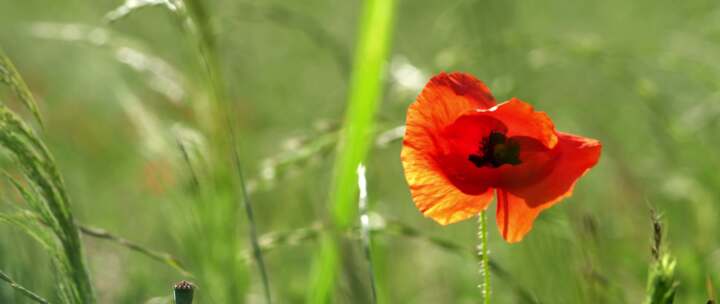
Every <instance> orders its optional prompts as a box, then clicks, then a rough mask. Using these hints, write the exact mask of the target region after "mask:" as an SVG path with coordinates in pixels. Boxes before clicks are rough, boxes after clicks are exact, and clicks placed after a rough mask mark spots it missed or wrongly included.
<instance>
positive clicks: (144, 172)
mask: <svg viewBox="0 0 720 304" xmlns="http://www.w3.org/2000/svg"><path fill="white" fill-rule="evenodd" d="M121 4H122V1H120V0H102V1H80V0H66V1H48V0H25V1H19V0H3V1H0V45H1V46H2V48H3V49H4V50H5V52H6V53H7V55H8V56H9V57H10V58H11V59H12V60H13V61H14V63H15V65H16V66H17V68H18V70H19V72H20V73H21V74H22V75H23V77H24V78H25V80H26V81H27V83H28V86H29V87H30V88H31V90H32V92H33V93H34V95H35V97H36V98H37V99H38V102H39V107H40V110H41V113H42V115H43V117H44V119H45V124H46V128H45V130H44V131H43V132H42V134H43V135H42V136H43V138H44V140H45V141H46V142H47V143H48V145H49V147H50V149H51V151H52V152H53V153H54V155H55V157H56V160H57V163H58V166H59V168H60V170H61V172H62V174H63V176H64V178H65V180H66V182H67V187H68V191H69V193H70V196H71V198H72V204H73V210H74V212H75V214H76V216H77V218H78V220H79V221H80V222H82V223H83V224H86V225H90V226H95V227H101V228H103V229H106V230H108V231H111V232H112V233H114V234H116V235H119V236H122V237H124V238H127V239H129V240H132V241H135V242H137V243H139V244H142V245H143V246H145V247H147V248H152V249H155V250H159V251H163V252H169V253H171V254H172V255H173V256H175V257H177V258H178V259H179V260H180V261H182V262H183V265H184V266H185V268H187V269H188V270H189V271H190V272H192V273H193V274H194V275H195V276H194V277H188V276H186V275H185V274H182V273H179V272H178V271H177V270H176V269H173V268H171V267H169V266H168V265H166V264H164V263H161V262H158V261H156V260H153V259H150V258H148V257H147V256H145V255H142V254H139V253H137V252H133V251H129V250H127V249H126V248H125V247H123V246H120V245H118V244H116V243H114V242H111V241H106V240H101V239H97V238H91V237H85V238H84V244H85V248H86V253H87V256H88V262H89V265H90V268H91V275H92V278H93V281H94V283H95V286H96V289H97V294H98V298H99V302H100V303H144V302H145V301H147V300H150V299H152V298H154V297H160V296H165V295H167V294H168V293H169V289H170V286H171V284H172V283H173V282H175V281H178V280H179V279H182V278H190V280H192V281H194V282H195V283H196V284H197V285H198V286H199V288H200V289H199V292H198V297H199V300H200V303H239V302H247V303H263V299H262V287H261V285H260V280H259V277H258V273H257V268H256V267H255V265H254V264H252V263H248V262H247V261H248V259H247V250H248V248H249V243H248V240H247V230H248V222H247V219H246V217H245V216H244V213H243V212H242V209H241V205H240V204H239V202H238V201H237V200H236V199H235V198H234V193H235V191H236V190H237V189H236V188H235V186H234V183H233V180H234V179H235V177H234V171H233V170H232V163H231V159H229V158H226V157H223V153H224V152H223V151H224V147H226V146H227V143H224V142H223V140H222V139H218V136H219V135H218V134H221V133H218V132H215V131H213V130H215V129H214V126H216V125H218V124H219V121H221V120H222V119H221V118H220V116H218V115H214V114H213V112H212V111H209V110H208V107H209V101H208V89H207V85H206V82H205V79H204V78H203V77H204V76H203V75H204V69H203V66H202V63H201V61H200V60H199V59H198V54H197V51H196V47H195V45H194V44H193V41H192V40H189V39H188V38H187V34H186V33H185V32H184V31H183V29H182V27H181V26H180V25H179V23H178V20H177V18H175V17H173V16H172V13H170V12H169V11H168V9H167V8H165V7H164V6H162V5H157V6H153V7H148V8H143V9H140V10H137V11H134V12H132V13H131V14H129V15H127V16H125V17H123V18H121V19H119V20H116V21H115V22H107V14H108V13H109V12H111V11H113V10H114V9H115V8H117V7H118V6H120V5H121ZM206 5H207V8H208V12H209V15H210V16H211V19H210V20H211V24H213V25H214V28H215V32H214V37H215V39H216V41H217V50H218V52H219V53H218V60H219V61H220V62H221V67H222V76H223V80H224V84H225V87H226V93H227V96H226V98H227V100H228V101H230V102H231V103H232V105H233V107H232V108H233V111H232V112H231V113H230V116H231V117H232V120H233V122H234V124H235V125H236V130H237V132H238V138H239V145H238V147H239V153H240V155H241V160H242V162H243V166H244V169H245V173H246V176H247V178H248V186H249V188H250V189H251V191H252V193H251V197H252V204H253V206H254V207H255V216H256V222H257V229H258V232H259V233H260V234H261V235H262V236H263V237H264V238H261V240H268V239H269V238H268V235H267V234H273V233H274V234H273V235H285V236H287V235H290V237H289V239H290V240H287V239H285V240H281V241H279V242H278V244H277V246H276V247H275V248H274V249H272V250H271V251H267V252H266V253H265V260H266V263H267V264H268V273H269V277H270V284H271V289H272V293H273V296H274V298H275V301H276V302H277V303H301V302H303V301H304V300H305V297H306V294H307V292H308V288H310V287H309V286H308V282H309V273H310V268H311V261H312V256H313V255H314V253H315V251H316V250H317V248H318V243H317V241H316V239H315V238H314V237H313V235H312V231H314V230H312V229H314V228H313V227H317V225H318V223H320V222H322V221H323V219H324V218H326V216H327V213H328V206H327V192H328V187H329V185H330V184H331V182H332V181H331V178H332V174H331V171H332V164H333V158H334V154H333V147H334V146H335V143H336V141H337V136H338V135H337V134H338V133H337V130H338V128H339V127H340V125H341V123H342V118H343V113H344V110H345V108H346V100H347V90H348V83H349V77H350V71H351V69H352V58H353V50H354V47H355V44H356V39H357V31H358V21H359V18H360V10H361V2H360V1H327V0H304V1H275V0H265V1H227V0H223V1H208V2H207V3H206ZM115 12H117V11H115ZM393 24H394V30H393V34H392V40H391V51H390V55H389V59H388V62H387V65H386V67H387V72H386V74H385V78H384V80H383V81H384V83H385V90H384V91H383V94H382V100H381V106H380V110H379V111H378V114H377V134H378V136H377V137H376V139H377V142H376V144H375V145H374V146H373V148H372V150H371V152H370V154H369V158H368V160H367V163H366V166H367V178H368V191H369V200H370V210H371V212H372V214H373V216H372V217H371V218H373V221H374V223H375V225H376V226H378V227H379V228H378V231H377V232H376V233H374V234H373V243H374V244H373V245H374V249H373V251H374V252H373V253H374V257H375V259H376V260H375V261H376V265H375V267H376V276H377V277H378V284H379V292H380V294H379V296H380V299H381V302H384V303H477V302H478V301H479V299H480V298H481V295H480V290H479V289H478V288H477V285H478V284H479V282H480V276H479V274H478V265H477V261H476V260H475V259H474V258H473V256H472V251H473V250H474V248H475V246H476V244H477V242H478V240H477V237H476V233H477V224H476V222H475V221H473V220H468V221H465V222H462V223H459V224H455V225H451V226H448V227H441V226H439V225H436V224H435V223H434V222H432V221H431V220H429V219H426V218H424V217H423V216H422V215H421V214H420V213H419V212H418V211H417V210H416V208H415V207H414V205H413V203H412V201H411V199H410V196H409V191H408V189H407V185H406V183H405V181H404V177H403V173H402V167H401V164H400V160H399V153H400V146H401V138H400V137H401V135H402V133H401V132H400V131H401V130H400V129H397V127H400V126H402V125H403V123H404V119H405V111H406V109H407V106H408V105H409V104H410V102H412V101H413V100H414V98H415V96H416V95H417V94H418V92H419V91H420V90H421V89H422V86H423V85H424V83H425V82H426V81H427V80H428V79H429V78H430V77H431V76H432V75H433V74H435V73H438V72H440V71H465V72H470V73H472V74H474V75H476V76H477V77H478V78H480V79H483V80H484V81H485V82H486V83H487V84H488V86H489V87H490V88H491V90H492V91H493V93H494V94H495V96H496V97H497V99H498V100H506V99H508V98H510V97H514V96H515V97H518V98H520V99H523V100H525V101H528V102H530V103H531V104H533V105H534V106H536V108H538V109H541V110H543V111H546V112H547V113H548V114H549V115H550V116H551V117H553V119H554V121H555V123H556V126H557V127H558V129H559V130H564V131H568V132H572V133H577V134H582V135H585V136H588V137H593V138H597V139H600V140H601V141H602V142H603V146H604V150H603V156H602V159H601V161H600V163H599V164H598V166H597V167H596V168H595V169H594V170H592V171H591V172H590V173H589V174H588V175H587V176H586V177H584V178H583V179H582V180H581V181H580V182H579V184H578V185H577V186H576V188H575V194H574V195H573V197H572V198H570V199H567V200H565V201H564V202H563V203H562V204H559V205H557V206H556V207H555V208H552V209H550V210H548V211H547V212H544V213H543V214H542V215H541V216H540V218H539V220H538V221H537V222H536V224H535V228H534V229H533V231H532V232H531V233H530V234H529V235H528V236H527V237H526V239H525V240H524V241H523V242H521V243H519V244H513V245H509V244H506V243H505V242H504V241H503V240H502V238H501V237H500V235H499V234H498V233H497V229H496V228H495V226H494V219H493V220H491V227H492V229H491V230H490V249H491V258H493V259H494V261H495V262H497V263H498V265H500V266H501V267H502V268H503V269H504V270H505V271H506V272H507V274H506V275H504V276H502V277H499V276H494V277H493V283H494V284H493V292H494V293H493V300H494V301H495V302H496V303H525V302H526V301H527V299H524V298H523V297H522V296H520V295H519V292H518V289H522V290H526V291H528V292H529V293H530V294H531V295H532V297H533V298H534V299H535V300H536V301H537V302H540V303H638V302H640V301H641V300H642V299H643V298H644V294H645V287H646V278H647V272H648V265H649V262H650V240H651V234H652V229H651V222H650V211H649V210H650V208H651V207H652V208H656V209H657V210H658V212H659V213H660V214H661V215H662V220H663V221H664V223H665V224H666V228H667V232H668V235H667V239H666V250H667V251H668V252H670V253H671V254H672V255H674V256H675V257H676V258H677V269H676V270H677V278H678V281H679V287H678V288H679V289H678V294H677V296H678V298H677V302H678V303H705V301H706V300H707V299H708V298H709V293H710V291H711V290H713V289H714V287H713V284H718V283H720V277H719V276H718V274H720V251H718V248H719V245H720V238H719V237H718V234H717V232H718V225H717V220H716V219H717V217H718V215H720V210H719V209H720V206H718V199H719V198H720V172H719V171H718V170H719V169H720V153H718V151H719V150H720V136H719V135H718V132H720V119H719V118H720V56H718V54H720V3H718V2H717V1H712V0H690V1H668V0H660V1H657V0H638V1H621V0H608V1H594V2H590V1H563V0H552V1H528V0H517V1H507V0H483V1H470V0H451V1H432V0H422V1H421V0H415V1H409V0H404V1H398V3H397V6H396V10H395V18H394V20H393ZM0 98H2V99H3V100H4V101H5V102H7V103H8V104H9V105H10V106H11V107H12V108H14V109H16V110H17V111H19V112H21V113H22V114H24V116H25V117H27V118H28V121H29V120H31V119H30V116H29V115H25V114H28V113H26V112H24V111H23V110H22V107H21V106H20V104H19V103H18V101H17V100H15V99H14V98H13V96H12V94H10V92H9V90H7V89H6V88H3V89H0ZM35 126H36V127H38V126H37V125H35ZM183 151H185V153H183ZM188 159H189V162H188V161H187V160H188ZM2 162H3V168H5V169H7V170H12V168H13V167H14V164H13V160H12V159H11V158H8V157H3V158H2ZM188 163H190V164H191V166H188ZM195 178H197V179H198V180H199V182H196V181H195ZM197 184H199V185H200V187H198V185H197ZM198 188H201V189H204V190H197V189H198ZM2 189H3V190H2V197H3V201H4V202H3V205H5V207H3V209H4V210H5V209H7V208H11V207H10V206H8V205H12V204H15V203H18V199H17V195H16V194H15V193H14V192H13V191H12V189H11V188H10V187H9V186H8V185H7V184H3V187H2ZM198 192H200V193H201V194H198ZM490 212H491V214H492V213H493V212H494V207H492V208H491V210H490ZM491 218H492V217H491ZM394 222H397V223H402V225H406V226H407V227H412V228H413V229H415V230H416V231H415V232H417V233H416V235H414V236H413V235H411V234H412V233H404V234H403V233H393V232H390V231H389V230H390V229H383V227H390V224H389V223H394ZM0 227H2V228H0V235H1V237H0V269H3V270H5V271H7V272H8V273H9V274H11V275H12V276H13V277H14V278H15V279H16V280H17V281H18V282H21V283H22V284H23V285H25V286H27V287H29V288H30V289H32V290H35V291H37V292H38V293H40V294H42V295H45V296H47V297H48V298H49V299H51V300H52V299H54V298H53V297H54V294H55V293H56V291H55V290H54V285H53V281H54V277H53V273H52V271H50V269H51V268H50V266H49V262H48V257H47V254H46V253H45V252H43V250H42V248H41V247H40V246H38V245H37V244H35V243H34V242H33V241H31V240H30V239H29V238H28V237H27V236H26V235H25V234H23V233H22V232H20V231H18V230H17V229H15V228H13V227H12V226H10V225H5V224H3V225H2V226H0ZM407 227H406V228H407ZM307 228H310V231H311V232H309V233H307ZM299 229H306V230H299ZM303 233H305V234H303ZM446 242H451V245H447V244H446ZM439 244H445V245H446V246H442V245H439ZM455 245H457V246H455ZM356 249H357V252H356V255H357V257H353V258H350V259H349V260H351V261H355V262H354V264H353V265H354V266H355V267H356V268H355V269H356V271H352V273H346V275H345V276H343V277H342V278H341V279H339V280H338V288H337V290H336V295H335V300H334V302H335V303H367V298H364V296H363V294H366V293H365V292H366V291H367V286H364V285H363V284H366V283H363V282H364V281H365V278H366V273H367V267H366V265H365V264H364V263H365V261H364V260H363V259H362V256H361V252H360V248H359V247H358V248H356ZM351 269H352V268H351ZM358 282H360V283H358ZM365 297H366V296H365ZM0 303H29V302H27V300H26V299H25V298H23V297H22V296H20V295H18V294H17V293H16V292H14V291H13V290H12V289H10V288H9V287H8V286H7V285H6V284H0Z"/></svg>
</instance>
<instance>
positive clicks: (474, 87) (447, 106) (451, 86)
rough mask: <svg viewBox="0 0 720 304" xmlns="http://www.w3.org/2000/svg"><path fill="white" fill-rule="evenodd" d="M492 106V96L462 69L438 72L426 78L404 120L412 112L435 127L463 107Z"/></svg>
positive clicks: (411, 114) (448, 120)
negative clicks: (453, 71)
mask: <svg viewBox="0 0 720 304" xmlns="http://www.w3.org/2000/svg"><path fill="white" fill-rule="evenodd" d="M493 106H495V98H493V96H492V93H490V90H489V89H488V88H487V86H485V84H484V83H483V82H482V81H480V80H478V79H476V78H475V77H473V76H471V75H469V74H465V73H450V74H446V73H440V74H438V75H436V76H435V77H433V78H432V79H430V82H428V84H427V85H425V88H424V89H423V90H422V92H420V95H419V96H418V98H417V101H416V102H414V103H412V104H411V105H410V108H409V109H408V124H409V123H410V122H411V121H410V118H411V116H413V117H417V118H418V119H422V120H423V121H425V122H426V123H433V124H434V125H435V127H436V129H438V130H439V129H441V128H444V127H445V126H447V125H450V124H451V123H452V122H454V121H455V119H457V118H458V117H460V116H461V115H462V114H463V113H465V112H467V111H471V110H476V109H488V108H491V107H493Z"/></svg>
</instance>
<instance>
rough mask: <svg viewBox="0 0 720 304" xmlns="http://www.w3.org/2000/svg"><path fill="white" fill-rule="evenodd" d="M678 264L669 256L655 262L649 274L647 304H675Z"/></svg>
mask: <svg viewBox="0 0 720 304" xmlns="http://www.w3.org/2000/svg"><path fill="white" fill-rule="evenodd" d="M676 264H677V263H676V262H675V259H674V258H673V257H671V256H670V255H667V254H666V255H663V256H662V258H660V260H658V261H655V262H653V264H652V266H650V273H649V274H648V283H647V299H646V300H645V303H646V304H672V303H673V301H674V300H675V294H676V293H677V287H678V282H677V281H676V280H675V266H676Z"/></svg>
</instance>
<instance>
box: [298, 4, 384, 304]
mask: <svg viewBox="0 0 720 304" xmlns="http://www.w3.org/2000/svg"><path fill="white" fill-rule="evenodd" d="M394 8H395V1H394V0H365V1H364V3H363V8H362V17H361V20H360V22H361V23H360V31H359V36H358V43H357V49H356V50H355V59H354V62H353V70H352V75H351V77H350V81H351V82H350V87H349V88H350V89H349V90H350V91H349V94H348V108H347V111H346V113H345V122H344V124H343V130H342V131H341V136H340V141H339V143H338V148H337V156H336V158H335V163H334V172H333V179H332V185H331V187H330V191H329V197H328V198H329V201H328V202H329V204H330V210H331V222H332V226H333V228H334V231H333V232H331V233H330V234H325V235H323V237H322V238H321V245H320V251H319V252H318V254H317V255H316V257H315V260H314V264H313V270H312V276H311V281H310V284H311V286H310V288H309V292H308V297H307V302H308V303H328V302H331V299H332V292H333V288H334V284H335V281H336V279H337V276H338V275H337V272H338V268H339V264H338V263H339V261H340V256H341V254H340V252H339V249H340V246H339V243H338V241H339V235H338V233H339V232H340V231H344V230H346V229H348V228H350V227H351V226H352V224H353V223H354V222H355V220H356V219H357V204H355V197H356V195H357V187H356V185H357V176H356V174H355V169H356V168H357V166H358V165H359V164H360V163H361V162H362V161H363V160H364V159H365V157H366V155H367V153H368V151H369V149H370V146H371V145H372V134H373V127H374V116H375V112H376V111H377V108H378V105H379V103H380V96H381V93H382V89H383V75H384V72H385V62H386V59H387V53H388V50H389V48H390V36H391V32H392V28H393V27H392V25H393V19H394Z"/></svg>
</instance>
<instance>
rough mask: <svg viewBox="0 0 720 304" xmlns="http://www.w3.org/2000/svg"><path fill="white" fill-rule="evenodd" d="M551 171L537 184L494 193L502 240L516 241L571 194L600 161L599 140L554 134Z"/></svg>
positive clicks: (509, 188) (600, 147) (508, 188)
mask: <svg viewBox="0 0 720 304" xmlns="http://www.w3.org/2000/svg"><path fill="white" fill-rule="evenodd" d="M557 134H558V143H557V146H556V147H555V149H553V151H552V153H553V154H555V157H554V159H555V160H554V163H555V164H554V166H553V168H552V170H551V171H550V172H549V173H548V174H547V175H546V176H545V177H544V178H543V179H541V180H540V181H538V182H537V183H534V184H532V185H523V186H522V187H505V189H503V190H500V191H498V207H497V224H498V228H499V229H500V232H501V234H502V235H503V238H505V240H507V241H508V242H511V243H512V242H518V241H520V240H522V238H523V237H524V236H525V234H527V233H528V232H529V231H530V229H531V228H532V224H533V222H534V221H535V218H536V217H537V215H538V214H539V213H540V211H542V210H543V209H546V208H549V207H551V206H552V205H554V204H556V203H558V202H559V201H561V200H562V199H564V198H567V197H569V196H570V195H572V190H573V187H574V185H575V183H576V182H577V180H578V179H579V178H580V177H581V176H582V175H584V174H585V172H587V171H588V170H590V168H592V167H593V166H595V164H596V163H597V162H598V159H599V158H600V152H601V149H602V146H601V144H600V142H599V141H597V140H594V139H590V138H584V137H580V136H576V135H571V134H566V133H561V132H558V133H557Z"/></svg>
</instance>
